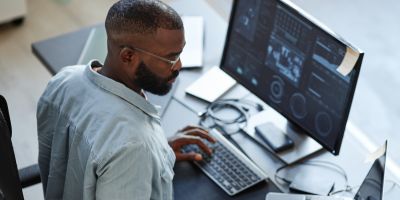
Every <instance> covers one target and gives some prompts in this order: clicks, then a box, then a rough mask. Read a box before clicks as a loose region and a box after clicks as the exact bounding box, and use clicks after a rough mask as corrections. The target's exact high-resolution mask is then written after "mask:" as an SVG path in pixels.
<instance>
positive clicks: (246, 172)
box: [182, 129, 268, 196]
mask: <svg viewBox="0 0 400 200" xmlns="http://www.w3.org/2000/svg"><path fill="white" fill-rule="evenodd" d="M210 135H211V137H213V138H215V139H216V140H217V142H216V143H211V142H209V141H207V140H206V139H203V138H202V139H201V140H202V141H203V142H204V143H205V144H206V145H207V146H208V147H209V148H210V149H211V150H212V151H213V153H212V154H208V153H206V152H205V151H204V150H203V149H201V148H200V147H199V146H197V145H185V146H184V147H182V152H183V153H189V152H195V153H199V154H201V155H202V156H203V159H202V160H201V161H196V162H194V163H195V164H196V165H197V166H198V167H199V168H200V169H201V170H202V171H203V172H204V173H205V174H206V175H207V176H208V177H210V178H211V179H212V180H213V181H214V182H215V183H216V184H217V185H218V186H220V187H221V188H222V189H223V190H224V191H225V192H226V193H227V194H228V195H230V196H232V195H235V194H237V193H239V192H241V191H243V190H245V189H247V188H249V187H251V186H253V185H255V184H257V183H259V182H261V181H264V180H266V179H267V178H268V176H267V175H266V174H265V173H264V172H263V171H261V169H260V168H259V167H258V166H256V165H255V164H254V163H253V162H252V161H251V160H250V159H249V158H247V157H246V156H245V155H244V154H243V153H242V152H241V151H240V150H238V149H237V148H236V147H235V146H233V145H232V144H231V143H230V142H229V141H228V140H227V139H226V138H225V137H224V136H223V135H222V134H221V133H220V132H218V131H217V130H216V129H211V130H210Z"/></svg>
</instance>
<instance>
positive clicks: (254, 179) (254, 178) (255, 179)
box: [250, 175, 258, 181]
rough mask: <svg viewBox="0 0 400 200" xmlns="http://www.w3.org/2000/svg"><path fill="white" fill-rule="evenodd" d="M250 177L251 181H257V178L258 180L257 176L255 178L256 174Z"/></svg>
mask: <svg viewBox="0 0 400 200" xmlns="http://www.w3.org/2000/svg"><path fill="white" fill-rule="evenodd" d="M250 179H251V180H252V181H257V180H258V178H257V177H256V176H254V175H253V176H251V177H250Z"/></svg>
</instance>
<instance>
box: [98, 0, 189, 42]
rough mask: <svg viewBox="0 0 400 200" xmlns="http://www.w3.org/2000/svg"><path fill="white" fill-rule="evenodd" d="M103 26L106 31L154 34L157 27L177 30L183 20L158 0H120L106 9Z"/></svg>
mask: <svg viewBox="0 0 400 200" xmlns="http://www.w3.org/2000/svg"><path fill="white" fill-rule="evenodd" d="M105 26H106V30H107V32H108V33H110V32H112V33H116V34H141V35H144V36H154V35H155V34H156V33H157V28H163V29H168V30H179V29H182V28H183V22H182V19H181V17H180V16H179V15H178V13H176V11H175V10H174V9H172V8H171V7H169V6H168V5H166V4H164V3H163V2H161V1H159V0H120V1H118V2H117V3H115V4H114V5H113V6H112V7H111V8H110V10H109V11H108V14H107V18H106V23H105Z"/></svg>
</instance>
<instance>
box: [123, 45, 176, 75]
mask: <svg viewBox="0 0 400 200" xmlns="http://www.w3.org/2000/svg"><path fill="white" fill-rule="evenodd" d="M126 47H128V48H131V49H135V50H138V51H141V52H143V53H147V54H149V55H151V56H154V57H156V58H158V59H160V60H163V61H165V62H167V63H170V64H172V67H171V70H172V69H173V68H174V66H175V64H176V63H177V62H178V61H179V59H180V58H181V55H180V54H179V56H178V58H176V59H175V60H174V61H172V60H168V59H165V58H163V57H160V56H157V55H154V54H152V53H149V52H147V51H143V50H141V49H138V48H135V47H130V46H126V45H125V46H122V48H126Z"/></svg>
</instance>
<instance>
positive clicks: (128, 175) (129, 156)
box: [96, 142, 153, 200]
mask: <svg viewBox="0 0 400 200" xmlns="http://www.w3.org/2000/svg"><path fill="white" fill-rule="evenodd" d="M152 169H153V166H152V157H151V154H150V152H149V150H148V149H147V148H146V147H144V146H143V145H142V144H141V143H135V142H130V143H126V144H123V145H122V146H120V147H119V148H117V149H115V150H114V151H113V152H111V155H110V156H108V158H106V159H105V160H104V161H103V162H102V163H100V165H99V168H98V170H97V176H98V179H97V183H96V199H98V200H102V199H146V200H148V199H150V196H151V188H152V187H151V182H152V176H153V171H152Z"/></svg>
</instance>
